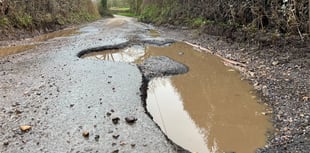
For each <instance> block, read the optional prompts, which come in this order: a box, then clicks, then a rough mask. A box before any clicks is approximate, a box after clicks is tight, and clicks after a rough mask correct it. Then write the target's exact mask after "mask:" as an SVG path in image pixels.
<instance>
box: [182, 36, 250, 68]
mask: <svg viewBox="0 0 310 153" xmlns="http://www.w3.org/2000/svg"><path fill="white" fill-rule="evenodd" d="M185 43H186V44H188V45H191V46H193V47H196V48H198V49H200V50H203V51H205V52H208V53H211V54H213V52H212V51H210V50H209V49H207V48H204V47H202V46H198V45H195V44H192V43H190V42H187V41H185ZM214 55H216V56H218V57H219V58H221V59H222V60H223V61H224V64H225V65H226V64H228V63H229V64H231V65H234V66H238V67H242V68H245V67H246V65H245V64H243V63H240V62H237V61H233V60H230V59H227V58H225V57H223V56H221V55H219V54H216V53H215V54H214Z"/></svg>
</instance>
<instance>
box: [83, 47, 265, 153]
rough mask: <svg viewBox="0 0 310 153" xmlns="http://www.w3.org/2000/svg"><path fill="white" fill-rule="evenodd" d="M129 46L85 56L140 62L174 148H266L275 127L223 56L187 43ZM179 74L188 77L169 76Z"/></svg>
mask: <svg viewBox="0 0 310 153" xmlns="http://www.w3.org/2000/svg"><path fill="white" fill-rule="evenodd" d="M126 45H128V44H126ZM126 45H124V44H123V45H121V47H114V48H113V47H111V46H110V47H108V48H109V49H112V50H103V51H101V52H100V51H99V48H97V49H96V50H95V51H96V53H94V52H92V53H89V52H90V51H84V54H80V55H81V57H85V58H94V59H102V60H112V61H121V62H130V63H138V65H139V68H140V70H141V71H142V73H143V74H144V76H145V78H146V81H147V83H148V84H147V85H148V89H147V87H146V86H145V87H144V88H142V89H143V90H147V92H146V93H147V96H146V97H145V102H146V105H147V106H146V107H147V110H148V112H149V113H150V114H151V116H152V117H153V120H154V121H155V122H156V123H157V124H158V125H159V126H160V128H161V129H162V131H163V132H164V133H165V134H166V135H167V137H168V138H169V139H171V140H172V141H173V142H174V143H176V144H178V145H180V146H182V147H183V148H185V149H188V150H190V151H191V152H203V153H206V152H238V153H248V152H254V151H255V150H256V149H257V148H259V147H263V146H264V145H265V142H266V133H267V130H268V128H271V123H269V122H268V117H267V116H265V115H264V113H262V112H264V110H265V108H264V106H262V105H260V104H259V103H257V100H256V98H255V95H254V94H253V92H252V87H251V86H250V85H249V84H248V83H247V82H246V81H242V80H241V77H240V74H239V73H238V72H236V71H235V70H234V69H231V68H229V67H226V66H225V65H224V64H223V63H222V62H221V60H220V59H219V58H218V57H215V56H213V55H210V54H206V53H202V52H199V51H197V50H195V49H194V48H193V47H192V46H189V45H187V44H184V43H174V44H172V45H169V46H164V47H160V46H153V45H146V46H139V45H131V46H130V47H128V48H126V47H125V46H126ZM118 48H121V49H118ZM115 49H118V50H115ZM85 53H89V54H85ZM177 61H178V62H177ZM139 63H140V64H139ZM182 63H183V64H182ZM184 64H185V65H187V66H188V67H187V66H185V65H184ZM188 68H189V70H190V71H189V72H188V73H186V72H187V71H188ZM184 73H185V74H184ZM175 74H183V75H177V76H173V77H167V76H170V75H175ZM142 92H143V91H142Z"/></svg>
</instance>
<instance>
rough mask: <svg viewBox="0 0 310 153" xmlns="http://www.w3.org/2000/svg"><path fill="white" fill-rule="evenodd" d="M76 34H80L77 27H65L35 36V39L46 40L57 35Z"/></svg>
mask: <svg viewBox="0 0 310 153" xmlns="http://www.w3.org/2000/svg"><path fill="white" fill-rule="evenodd" d="M74 34H78V32H77V30H76V29H65V30H60V31H55V32H51V33H47V34H43V35H40V36H37V37H35V38H34V41H46V40H49V39H53V38H56V37H66V36H71V35H74Z"/></svg>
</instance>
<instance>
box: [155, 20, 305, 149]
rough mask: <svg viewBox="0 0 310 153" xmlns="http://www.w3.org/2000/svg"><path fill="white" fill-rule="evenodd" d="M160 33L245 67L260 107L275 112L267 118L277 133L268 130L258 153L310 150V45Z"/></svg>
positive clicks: (182, 32)
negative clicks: (262, 104) (264, 142)
mask: <svg viewBox="0 0 310 153" xmlns="http://www.w3.org/2000/svg"><path fill="white" fill-rule="evenodd" d="M159 29H160V31H162V32H161V33H164V35H166V36H168V37H169V36H170V37H174V38H176V39H183V40H185V41H189V42H191V43H195V44H198V45H201V46H203V47H205V48H208V49H210V50H211V51H212V52H213V53H216V54H219V55H221V56H223V57H225V58H228V59H231V60H235V61H238V62H241V63H244V64H246V71H244V72H241V73H242V75H243V76H244V78H246V79H248V80H249V81H250V82H251V83H252V84H253V86H254V88H255V89H256V91H257V93H258V95H259V96H260V99H261V101H262V103H264V104H265V105H267V106H268V107H269V109H271V110H272V111H270V112H267V113H266V115H271V118H272V122H273V128H274V129H271V130H270V133H269V135H268V141H267V145H266V146H265V147H264V148H260V149H258V150H257V152H261V153H267V152H268V153H275V152H308V151H309V150H310V123H309V120H310V98H309V97H310V71H309V70H310V43H309V40H307V39H304V41H301V40H300V38H299V37H298V36H296V37H290V38H281V37H278V38H279V39H276V41H274V40H273V39H272V37H268V34H265V35H263V34H256V35H255V37H250V36H247V34H245V33H239V34H238V33H236V32H233V31H226V33H225V32H224V33H221V35H223V36H212V35H208V34H204V33H201V31H197V30H184V29H186V28H176V27H171V26H169V27H160V28H159ZM216 30H217V29H216V28H215V29H213V31H216ZM237 38H238V39H237ZM239 38H243V39H239ZM258 38H259V39H258Z"/></svg>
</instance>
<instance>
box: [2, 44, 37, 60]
mask: <svg viewBox="0 0 310 153" xmlns="http://www.w3.org/2000/svg"><path fill="white" fill-rule="evenodd" d="M35 47H36V45H21V46H12V47H6V48H0V57H3V56H7V55H11V54H17V53H20V52H23V51H26V50H29V49H33V48H35Z"/></svg>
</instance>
